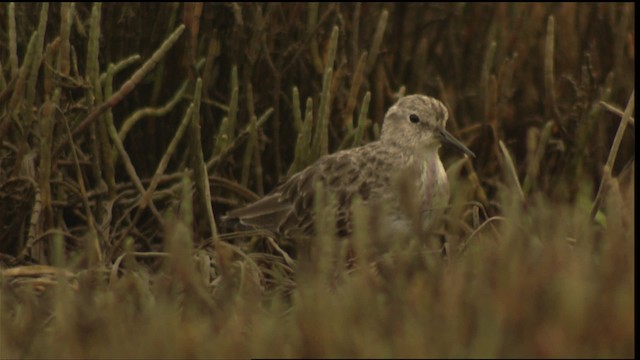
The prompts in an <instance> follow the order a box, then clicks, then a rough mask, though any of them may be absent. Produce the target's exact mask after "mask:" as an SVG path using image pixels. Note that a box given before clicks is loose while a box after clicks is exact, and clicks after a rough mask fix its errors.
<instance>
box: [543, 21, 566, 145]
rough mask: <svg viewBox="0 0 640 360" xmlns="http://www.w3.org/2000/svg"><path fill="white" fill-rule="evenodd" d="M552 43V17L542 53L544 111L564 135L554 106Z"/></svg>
mask: <svg viewBox="0 0 640 360" xmlns="http://www.w3.org/2000/svg"><path fill="white" fill-rule="evenodd" d="M554 42H555V19H554V17H553V16H549V20H548V21H547V36H546V39H545V52H544V87H545V96H546V101H545V110H546V114H547V116H552V117H553V118H554V119H555V121H556V124H558V128H560V130H561V131H562V132H563V133H565V135H566V131H565V130H564V127H563V126H562V124H560V112H559V111H558V106H557V104H556V96H555V79H554V67H553V58H554V51H555V50H554V45H555V44H554Z"/></svg>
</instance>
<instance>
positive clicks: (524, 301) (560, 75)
mask: <svg viewBox="0 0 640 360" xmlns="http://www.w3.org/2000/svg"><path fill="white" fill-rule="evenodd" d="M634 13H635V6H634V4H633V3H601V4H593V3H561V4H552V3H544V4H515V3H513V4H512V3H501V4H475V3H473V4H471V3H451V4H426V3H425V4H419V3H410V4H404V3H389V4H380V3H376V4H372V3H346V4H343V3H296V4H290V3H286V4H285V3H268V4H250V3H224V4H222V3H211V4H210V3H207V4H202V3H184V4H182V3H160V4H146V3H137V4H136V3H126V4H116V3H109V4H88V3H77V4H74V3H64V4H40V3H15V4H14V3H3V4H2V5H0V19H1V20H0V39H1V41H0V358H3V359H4V358H134V357H135V358H214V357H216V358H217V357H225V358H238V357H632V356H634V354H635V340H634V338H635V330H634V326H635V323H634V318H635V313H634V311H635V309H634V301H635V297H634V283H635V278H634V265H635V257H634V233H635V224H634V211H635V202H634V192H635V184H634V167H635V160H634V159H635V155H634V153H633V152H634V148H635V138H634V136H633V134H631V133H630V132H629V131H625V129H627V128H629V127H630V128H632V130H633V128H634V127H635V119H634V89H635V82H634V81H635V80H634V79H635V48H634V40H635V30H634V29H635V17H634ZM410 93H423V94H426V95H429V96H433V97H435V98H438V99H440V100H442V101H443V102H444V103H445V104H446V105H447V107H448V108H449V110H450V111H449V113H450V114H451V118H450V120H449V123H448V128H449V130H450V131H451V132H452V133H453V134H454V135H455V136H456V137H457V138H459V139H461V140H462V141H463V142H465V144H467V145H468V146H469V148H471V150H473V151H474V152H475V153H476V154H477V155H478V157H477V158H476V159H473V160H470V159H466V158H464V159H461V158H460V157H459V155H458V154H457V153H455V152H453V151H449V150H450V149H447V148H444V149H442V150H441V154H442V155H443V157H444V159H445V163H446V165H448V173H449V176H450V179H451V182H452V186H451V188H452V199H451V208H450V209H449V211H448V212H447V213H446V215H445V216H444V218H443V219H442V221H441V224H439V225H440V226H438V227H434V228H433V229H432V230H433V231H431V233H430V234H429V235H428V236H427V238H425V239H422V238H417V237H415V238H410V239H404V238H398V239H380V237H379V236H377V234H375V233H372V232H371V231H370V229H369V228H368V227H367V226H366V219H367V216H374V217H375V209H368V208H365V207H362V206H361V204H359V203H355V204H354V214H355V215H354V217H355V220H354V221H355V224H354V226H355V233H354V235H353V236H352V237H351V238H349V239H343V240H338V239H334V238H333V236H332V232H331V231H330V227H331V222H330V221H327V220H326V219H323V221H322V223H323V225H321V226H319V228H320V229H322V231H319V233H318V234H317V237H316V238H315V239H313V241H312V243H313V247H312V251H311V252H310V254H309V256H308V257H305V256H298V257H297V258H296V256H295V255H294V252H293V251H291V248H292V247H291V244H285V243H282V242H280V241H279V239H272V238H270V237H269V236H266V235H265V234H255V233H254V234H249V235H247V233H234V232H230V229H225V228H223V227H220V223H219V221H218V219H219V217H220V216H221V215H224V213H225V212H226V211H227V210H228V209H231V208H235V207H237V206H241V205H242V204H245V203H247V202H249V201H252V200H255V199H257V198H258V197H259V196H261V195H264V194H265V193H267V192H268V191H269V190H270V189H272V188H274V187H275V186H276V185H277V184H278V183H279V182H280V181H282V180H283V179H285V178H286V177H287V176H290V175H291V174H293V173H295V172H297V171H299V170H301V169H303V168H304V167H305V166H307V165H308V164H310V163H312V162H314V161H315V160H316V159H317V158H318V157H320V156H322V155H324V154H326V153H331V152H334V151H337V150H339V149H343V148H349V147H352V146H358V145H360V144H362V143H366V142H368V141H371V140H373V139H375V138H376V137H377V136H379V131H380V126H381V121H382V119H383V117H384V113H385V111H386V109H387V108H388V107H389V106H390V105H391V104H393V102H394V101H395V100H396V99H397V98H398V97H399V96H401V95H404V94H410ZM627 130H628V129H627ZM209 200H211V201H209ZM316 207H317V208H318V209H317V210H318V211H319V212H322V210H323V209H322V206H320V205H319V202H318V203H317V204H316Z"/></svg>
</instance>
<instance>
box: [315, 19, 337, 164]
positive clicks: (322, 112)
mask: <svg viewBox="0 0 640 360" xmlns="http://www.w3.org/2000/svg"><path fill="white" fill-rule="evenodd" d="M338 34H339V29H338V27H337V26H334V27H333V31H332V32H331V40H330V42H329V54H328V61H327V66H326V68H325V73H324V77H323V79H322V94H321V96H320V107H319V109H318V126H317V128H316V130H317V131H316V133H315V136H314V139H313V140H314V141H313V152H314V153H313V158H314V160H315V159H317V158H318V157H320V156H322V155H326V154H328V153H329V115H330V112H331V103H330V99H331V94H330V92H331V81H332V80H333V62H334V60H335V54H336V50H337V46H338Z"/></svg>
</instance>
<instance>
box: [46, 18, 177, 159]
mask: <svg viewBox="0 0 640 360" xmlns="http://www.w3.org/2000/svg"><path fill="white" fill-rule="evenodd" d="M183 31H184V25H180V26H179V27H178V28H177V29H176V30H175V31H174V32H173V33H172V34H171V36H169V38H168V39H167V40H166V41H165V42H164V43H163V44H162V45H161V46H160V48H158V50H156V52H154V53H153V55H151V57H150V58H149V60H147V61H146V62H145V63H144V64H143V65H142V67H140V69H138V70H137V71H136V72H135V73H134V74H133V75H132V76H131V78H130V79H129V80H127V81H126V82H125V83H124V84H122V86H121V87H120V89H118V91H117V92H116V93H115V94H113V95H111V97H109V99H108V100H107V101H105V102H104V103H102V104H101V105H100V106H98V107H96V108H95V109H94V110H93V111H92V112H91V113H90V114H89V115H87V117H86V118H84V120H82V122H81V123H80V124H79V125H78V126H77V127H76V128H75V129H74V130H73V132H72V134H71V135H72V136H76V135H78V134H79V133H81V132H83V131H84V130H85V129H86V128H87V127H88V126H89V125H91V124H92V123H93V122H94V121H95V120H96V119H97V118H98V116H100V115H102V113H103V112H105V111H106V110H107V109H108V108H112V107H114V106H115V105H117V104H118V103H119V102H120V101H121V100H122V99H123V98H124V97H125V96H127V95H128V94H129V93H130V92H131V91H133V89H134V88H135V87H136V85H137V84H138V83H139V82H140V81H141V80H142V79H143V78H144V76H145V75H146V74H147V73H148V72H149V71H151V69H153V67H154V66H155V65H156V64H157V63H158V62H159V61H160V60H161V59H162V58H163V57H164V55H165V54H166V53H167V51H169V49H170V48H171V47H172V46H173V44H175V42H176V41H177V40H178V38H179V37H180V35H181V34H182V32H183ZM116 135H117V134H116ZM69 140H70V138H69V137H66V138H64V139H63V140H62V141H61V142H60V144H59V145H58V147H57V148H56V150H55V151H54V152H53V154H54V156H55V155H56V154H58V153H59V152H60V150H62V148H64V147H65V146H66V145H67V143H68V142H69Z"/></svg>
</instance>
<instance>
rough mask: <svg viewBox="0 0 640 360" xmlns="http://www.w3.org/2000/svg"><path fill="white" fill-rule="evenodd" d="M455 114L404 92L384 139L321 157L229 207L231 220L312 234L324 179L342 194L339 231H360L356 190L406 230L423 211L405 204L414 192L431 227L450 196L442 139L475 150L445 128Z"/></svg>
mask: <svg viewBox="0 0 640 360" xmlns="http://www.w3.org/2000/svg"><path fill="white" fill-rule="evenodd" d="M448 117H449V114H448V111H447V108H446V107H445V106H444V104H442V103H441V102H440V101H438V100H436V99H434V98H431V97H428V96H424V95H409V96H404V97H402V98H400V99H399V100H398V101H397V102H396V103H395V104H394V105H393V106H392V107H391V108H389V110H388V111H387V113H386V115H385V118H384V122H383V125H382V131H381V135H380V140H378V141H374V142H371V143H369V144H367V145H364V146H361V147H357V148H353V149H348V150H342V151H339V152H336V153H334V154H330V155H326V156H323V157H321V158H320V159H318V160H317V161H316V162H315V163H313V164H311V165H310V166H308V167H307V168H305V169H304V170H302V171H300V172H298V173H296V174H295V175H293V176H291V177H290V178H289V179H288V180H287V181H286V182H284V183H283V184H281V185H280V186H278V187H277V188H275V189H274V190H273V191H272V192H271V193H269V194H268V195H266V196H264V197H263V198H262V199H259V200H257V201H256V202H254V203H252V204H249V205H247V206H245V207H242V208H239V209H235V210H232V211H229V212H228V213H227V215H226V216H225V217H224V218H223V221H227V222H230V221H233V222H239V223H240V224H241V225H244V227H245V228H250V229H256V230H264V231H267V232H269V233H272V234H273V235H275V236H276V237H283V238H288V239H297V238H308V237H311V236H313V234H314V229H315V228H314V219H315V213H314V211H313V209H314V206H313V203H314V198H315V191H314V189H315V187H314V185H315V184H316V182H320V183H321V186H322V187H321V188H322V189H324V190H326V191H328V192H330V193H332V194H333V195H334V199H335V200H336V201H335V208H334V209H332V210H333V211H335V219H336V231H337V234H338V235H339V236H347V235H349V234H350V233H351V232H352V221H351V211H350V208H351V204H352V201H353V199H354V197H355V196H359V197H360V198H361V199H362V203H363V204H365V205H370V206H376V205H380V208H383V209H385V211H384V213H383V215H382V218H381V219H380V222H381V223H382V225H383V226H384V227H385V228H386V229H387V230H389V231H391V232H392V233H394V232H405V233H406V231H407V230H409V229H412V228H415V227H413V224H414V220H413V219H415V216H413V217H412V216H411V214H409V213H408V212H407V209H406V205H405V204H403V202H406V198H407V196H406V194H409V196H410V197H411V198H412V199H413V200H414V202H415V203H416V204H417V206H416V207H414V209H417V213H418V214H419V216H418V217H419V219H420V220H419V221H421V222H422V225H423V226H425V227H426V226H427V225H428V224H429V223H430V222H431V221H432V220H433V219H434V218H435V217H436V216H438V215H439V214H441V213H442V212H443V211H444V208H445V207H446V206H447V205H448V202H449V181H448V179H447V173H446V172H445V170H444V166H443V165H442V162H441V161H440V156H439V155H438V149H439V148H440V145H441V143H442V142H446V143H449V144H451V145H454V146H455V147H457V148H458V149H460V150H462V151H463V152H464V153H466V154H468V155H469V156H472V157H475V155H474V154H473V152H472V151H471V150H469V149H468V148H467V147H466V146H465V145H463V144H462V143H461V142H460V141H458V140H457V139H456V138H455V137H453V135H451V134H450V133H449V132H448V131H447V130H446V129H445V125H446V122H447V119H448ZM400 183H402V184H403V186H405V191H404V194H405V196H404V200H402V199H401V198H402V197H403V196H400V194H399V191H398V189H399V188H400V187H399V186H398V184H400ZM407 186H409V187H408V192H407Z"/></svg>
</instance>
